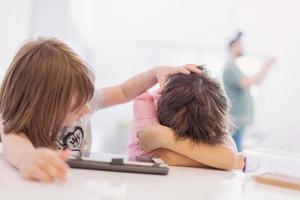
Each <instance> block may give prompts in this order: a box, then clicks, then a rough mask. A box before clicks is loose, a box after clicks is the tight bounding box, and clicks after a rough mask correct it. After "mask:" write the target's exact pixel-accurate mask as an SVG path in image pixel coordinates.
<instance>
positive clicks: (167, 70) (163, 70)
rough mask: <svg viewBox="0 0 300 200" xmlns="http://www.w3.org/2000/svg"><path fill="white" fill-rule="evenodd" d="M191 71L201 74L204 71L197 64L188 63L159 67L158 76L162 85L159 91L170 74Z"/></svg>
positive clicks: (157, 69)
mask: <svg viewBox="0 0 300 200" xmlns="http://www.w3.org/2000/svg"><path fill="white" fill-rule="evenodd" d="M191 72H194V73H197V74H201V73H202V71H201V70H200V69H198V68H197V65H194V64H188V65H184V66H180V67H157V68H156V78H157V81H158V83H159V85H160V89H159V92H161V91H162V90H163V88H164V87H165V84H166V82H167V80H168V79H169V77H170V76H172V75H174V74H190V73H191Z"/></svg>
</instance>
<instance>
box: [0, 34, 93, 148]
mask: <svg viewBox="0 0 300 200" xmlns="http://www.w3.org/2000/svg"><path fill="white" fill-rule="evenodd" d="M93 79H94V76H93V73H92V72H91V70H90V69H89V67H88V66H87V64H86V63H85V62H84V61H83V60H82V59H81V58H80V57H79V56H78V55H77V54H76V53H75V52H74V51H73V50H72V49H71V48H70V47H68V46H67V45H66V44H64V43H62V42H60V41H59V40H57V39H54V38H49V39H44V38H39V39H37V40H34V41H30V42H28V43H26V44H25V45H24V46H23V47H21V49H20V50H19V51H18V52H17V54H16V56H15V57H14V58H13V60H12V62H11V64H10V66H9V69H8V71H7V73H6V75H5V77H4V80H3V82H2V85H1V89H0V114H1V117H2V121H3V126H4V133H6V134H8V133H17V134H19V133H23V134H25V135H26V136H27V137H28V138H29V140H30V141H31V142H32V143H33V145H34V146H35V147H50V148H54V142H55V140H56V138H57V134H58V132H59V130H60V129H61V127H62V125H63V121H64V119H65V117H66V114H67V113H68V112H71V111H74V110H75V109H77V108H79V107H81V106H82V105H84V104H86V103H87V102H88V101H89V100H90V99H91V98H92V96H93V93H94V85H93ZM74 97H75V98H76V104H75V106H74V107H73V108H71V100H72V98H74Z"/></svg>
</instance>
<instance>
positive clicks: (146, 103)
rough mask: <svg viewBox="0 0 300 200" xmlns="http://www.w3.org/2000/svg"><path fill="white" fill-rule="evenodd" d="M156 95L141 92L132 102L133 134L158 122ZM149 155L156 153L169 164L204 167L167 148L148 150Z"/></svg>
mask: <svg viewBox="0 0 300 200" xmlns="http://www.w3.org/2000/svg"><path fill="white" fill-rule="evenodd" d="M156 98H158V97H157V96H156V95H151V94H150V93H148V92H145V93H144V94H141V95H140V96H139V97H137V98H136V100H135V101H134V104H133V116H134V119H133V134H135V137H136V132H138V131H139V130H141V129H143V128H145V127H149V126H152V125H154V124H158V120H157V113H156V108H155V101H156V100H158V99H156ZM150 154H151V155H156V156H158V157H160V158H161V159H162V160H164V161H165V162H166V163H168V164H169V165H175V166H186V167H204V166H205V165H203V164H201V163H199V162H196V161H195V160H192V159H190V158H188V157H186V156H184V155H181V154H179V153H176V152H174V151H171V150H169V149H163V148H159V149H155V150H153V151H151V152H150Z"/></svg>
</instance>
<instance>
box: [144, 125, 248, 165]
mask: <svg viewBox="0 0 300 200" xmlns="http://www.w3.org/2000/svg"><path fill="white" fill-rule="evenodd" d="M231 140H232V139H231V138H230V137H229V138H228V141H227V143H226V144H220V145H214V146H212V145H208V144H203V143H199V144H193V143H192V142H191V141H190V140H189V139H186V140H178V141H176V140H175V137H174V134H173V132H172V130H171V129H170V128H168V127H164V126H161V125H154V126H151V127H147V128H145V129H143V130H142V131H141V132H140V134H139V141H140V143H141V144H142V148H143V150H145V151H146V152H150V151H152V150H154V149H158V148H166V149H169V150H171V151H174V152H177V153H179V154H182V155H184V156H187V157H188V158H190V159H193V160H195V161H197V162H199V163H202V164H204V165H207V166H210V167H215V168H219V169H236V168H242V167H243V156H241V155H238V154H237V152H236V147H235V144H234V142H233V141H231Z"/></svg>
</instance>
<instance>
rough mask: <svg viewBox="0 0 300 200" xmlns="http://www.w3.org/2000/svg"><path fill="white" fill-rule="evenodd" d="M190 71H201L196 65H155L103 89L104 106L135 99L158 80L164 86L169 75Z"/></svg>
mask: <svg viewBox="0 0 300 200" xmlns="http://www.w3.org/2000/svg"><path fill="white" fill-rule="evenodd" d="M190 72H195V73H201V70H199V69H198V68H197V67H196V65H185V66H182V67H155V68H153V69H150V70H148V71H146V72H144V73H141V74H138V75H136V76H134V77H132V78H130V79H128V80H127V81H125V82H123V83H122V84H120V85H117V86H113V87H107V88H104V89H103V92H104V99H103V100H102V102H101V104H102V107H109V106H113V105H117V104H121V103H125V102H128V101H131V100H133V99H134V98H136V97H137V96H138V95H140V94H141V93H143V92H145V91H146V90H147V89H149V88H151V87H152V86H153V85H155V84H156V83H157V82H159V84H160V87H161V88H163V87H164V84H165V82H166V81H167V79H168V77H169V76H171V75H173V74H178V73H184V74H189V73H190Z"/></svg>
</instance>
